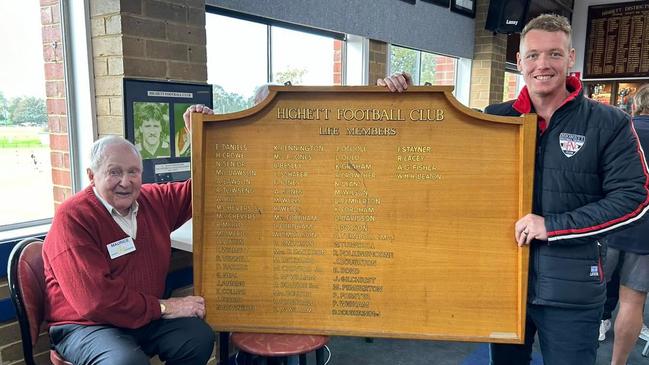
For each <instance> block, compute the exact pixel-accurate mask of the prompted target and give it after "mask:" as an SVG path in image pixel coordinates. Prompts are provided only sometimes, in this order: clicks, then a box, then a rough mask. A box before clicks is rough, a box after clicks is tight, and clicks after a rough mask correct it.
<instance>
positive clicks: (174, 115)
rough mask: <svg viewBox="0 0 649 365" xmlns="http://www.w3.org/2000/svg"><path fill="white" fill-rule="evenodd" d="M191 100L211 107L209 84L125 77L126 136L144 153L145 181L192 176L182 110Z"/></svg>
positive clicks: (173, 179) (193, 102) (143, 174)
mask: <svg viewBox="0 0 649 365" xmlns="http://www.w3.org/2000/svg"><path fill="white" fill-rule="evenodd" d="M192 104H204V105H207V106H209V107H210V108H211V107H212V87H211V86H210V85H207V84H189V83H178V82H165V81H151V80H136V79H124V120H125V131H126V138H127V139H128V140H129V141H131V142H133V144H135V147H136V148H137V149H138V151H140V154H141V155H142V162H143V171H142V181H143V182H145V183H150V182H168V181H182V180H187V179H188V178H189V177H190V171H191V169H190V157H191V143H190V142H191V141H190V140H189V138H190V136H189V134H188V133H187V132H186V130H185V125H184V121H183V113H184V112H185V110H186V109H187V107H189V106H190V105H192Z"/></svg>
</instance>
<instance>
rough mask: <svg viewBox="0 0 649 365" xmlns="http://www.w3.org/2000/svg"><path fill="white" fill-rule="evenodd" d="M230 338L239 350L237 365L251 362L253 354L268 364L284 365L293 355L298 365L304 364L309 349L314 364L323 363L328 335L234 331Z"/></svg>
mask: <svg viewBox="0 0 649 365" xmlns="http://www.w3.org/2000/svg"><path fill="white" fill-rule="evenodd" d="M230 340H231V341H232V343H233V344H234V346H236V347H237V348H238V349H239V350H240V351H239V355H238V356H237V363H238V364H239V365H249V364H253V359H254V357H255V356H259V357H264V358H265V360H266V364H268V365H271V364H276V365H285V364H287V362H288V357H289V356H295V355H298V356H299V364H300V365H306V355H307V354H308V353H309V352H311V351H315V356H316V365H324V363H325V356H324V349H325V347H326V346H325V345H326V344H327V343H328V342H329V336H318V335H289V334H271V333H245V332H235V333H233V334H232V336H231V337H230Z"/></svg>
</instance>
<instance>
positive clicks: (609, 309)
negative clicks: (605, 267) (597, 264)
mask: <svg viewBox="0 0 649 365" xmlns="http://www.w3.org/2000/svg"><path fill="white" fill-rule="evenodd" d="M619 300H620V271H619V267H618V268H616V269H615V271H614V272H613V274H612V277H611V280H610V281H609V282H608V283H606V302H604V313H603V314H602V320H604V319H611V317H612V316H613V311H614V310H615V307H617V302H618V301H619Z"/></svg>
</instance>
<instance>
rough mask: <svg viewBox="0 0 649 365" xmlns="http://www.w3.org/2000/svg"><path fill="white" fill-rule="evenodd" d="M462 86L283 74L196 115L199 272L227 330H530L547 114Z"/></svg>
mask: <svg viewBox="0 0 649 365" xmlns="http://www.w3.org/2000/svg"><path fill="white" fill-rule="evenodd" d="M451 92H452V88H451V87H411V88H410V89H409V90H408V91H407V92H405V93H401V94H397V93H389V92H387V91H386V90H385V89H384V88H379V87H298V86H287V87H284V86H282V87H280V86H277V87H270V93H269V96H268V97H267V98H266V99H265V100H264V101H263V102H262V103H260V104H259V105H257V106H255V107H254V108H252V109H248V110H245V111H242V112H239V113H233V114H226V115H214V116H204V115H201V114H194V115H192V130H193V133H192V146H193V151H192V161H193V164H192V177H193V184H194V185H193V186H194V192H193V199H194V200H193V201H194V226H193V243H194V283H195V289H196V293H197V295H202V296H204V297H205V299H206V302H207V317H206V318H207V321H208V322H209V323H210V324H211V325H212V326H213V327H214V329H215V330H218V331H255V332H275V333H310V334H333V335H352V336H366V337H394V338H421V339H445V340H459V341H483V342H507V343H521V342H522V340H523V338H524V335H523V331H524V328H523V327H524V322H525V320H524V319H525V303H526V295H527V266H528V264H527V260H528V250H527V249H526V248H522V249H521V248H518V247H517V245H516V242H515V240H514V223H515V221H516V220H517V219H518V218H519V217H521V216H523V215H524V214H526V213H529V212H530V209H531V197H532V181H533V170H534V169H533V166H534V141H535V133H536V117H535V116H533V115H528V116H524V117H521V118H505V117H495V116H488V115H484V114H482V113H479V112H476V111H473V110H470V109H468V108H466V107H464V106H462V105H461V104H460V103H459V102H458V101H457V100H455V99H454V98H453V96H452V94H451Z"/></svg>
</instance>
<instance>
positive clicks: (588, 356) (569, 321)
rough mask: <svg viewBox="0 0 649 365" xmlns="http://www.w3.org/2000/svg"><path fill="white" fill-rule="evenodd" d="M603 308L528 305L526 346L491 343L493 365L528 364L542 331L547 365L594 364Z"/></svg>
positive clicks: (490, 353)
mask: <svg viewBox="0 0 649 365" xmlns="http://www.w3.org/2000/svg"><path fill="white" fill-rule="evenodd" d="M601 316H602V308H601V307H599V308H594V309H566V308H557V307H548V306H543V305H534V304H528V305H527V318H526V321H525V343H524V344H522V345H509V344H491V345H490V346H489V356H490V364H491V365H528V364H529V363H530V361H531V360H532V345H533V344H534V335H535V334H536V333H537V332H538V334H539V344H540V346H541V354H542V355H543V363H544V364H545V365H575V364H580V365H594V364H595V359H596V358H597V346H598V341H597V337H598V334H599V322H600V319H601Z"/></svg>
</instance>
